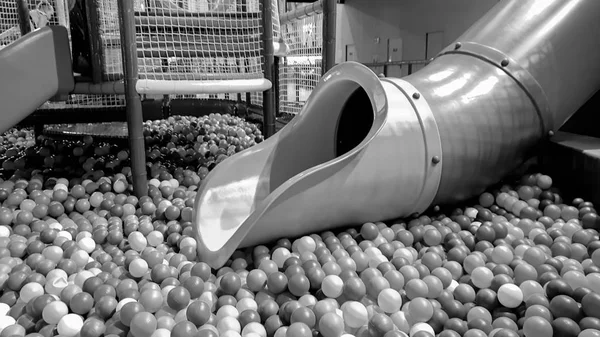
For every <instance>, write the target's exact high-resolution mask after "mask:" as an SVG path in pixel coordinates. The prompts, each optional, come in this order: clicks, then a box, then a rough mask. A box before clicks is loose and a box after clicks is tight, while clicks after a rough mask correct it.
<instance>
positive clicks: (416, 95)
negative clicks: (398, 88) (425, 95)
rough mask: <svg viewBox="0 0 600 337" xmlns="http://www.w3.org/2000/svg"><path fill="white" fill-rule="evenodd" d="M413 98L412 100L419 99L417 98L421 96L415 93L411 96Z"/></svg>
mask: <svg viewBox="0 0 600 337" xmlns="http://www.w3.org/2000/svg"><path fill="white" fill-rule="evenodd" d="M413 98H414V99H419V98H421V94H419V93H418V92H415V93H414V94H413Z"/></svg>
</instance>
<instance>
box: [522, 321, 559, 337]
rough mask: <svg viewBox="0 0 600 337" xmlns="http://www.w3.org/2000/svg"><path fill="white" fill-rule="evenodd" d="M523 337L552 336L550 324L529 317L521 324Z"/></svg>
mask: <svg viewBox="0 0 600 337" xmlns="http://www.w3.org/2000/svg"><path fill="white" fill-rule="evenodd" d="M523 334H524V335H525V337H548V336H552V335H553V329H552V324H550V322H548V321H547V320H545V319H544V318H542V317H539V316H533V317H529V318H528V319H526V320H525V322H524V324H523Z"/></svg>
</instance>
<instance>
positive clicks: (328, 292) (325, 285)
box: [321, 275, 344, 298]
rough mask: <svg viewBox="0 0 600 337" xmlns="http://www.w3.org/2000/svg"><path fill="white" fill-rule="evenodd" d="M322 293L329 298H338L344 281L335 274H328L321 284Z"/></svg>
mask: <svg viewBox="0 0 600 337" xmlns="http://www.w3.org/2000/svg"><path fill="white" fill-rule="evenodd" d="M321 289H322V290H323V294H324V295H325V296H327V297H329V298H338V297H340V296H341V295H342V292H343V290H344V281H343V280H342V279H341V278H340V277H339V276H337V275H328V276H326V277H325V278H324V279H323V282H322V284H321Z"/></svg>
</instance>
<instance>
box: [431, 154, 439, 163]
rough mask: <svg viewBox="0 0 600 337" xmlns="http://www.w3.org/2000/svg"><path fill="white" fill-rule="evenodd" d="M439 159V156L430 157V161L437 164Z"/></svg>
mask: <svg viewBox="0 0 600 337" xmlns="http://www.w3.org/2000/svg"><path fill="white" fill-rule="evenodd" d="M440 161H441V159H440V157H439V156H433V158H431V162H432V163H434V164H438V163H439V162H440Z"/></svg>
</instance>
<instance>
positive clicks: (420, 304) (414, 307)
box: [409, 297, 433, 322]
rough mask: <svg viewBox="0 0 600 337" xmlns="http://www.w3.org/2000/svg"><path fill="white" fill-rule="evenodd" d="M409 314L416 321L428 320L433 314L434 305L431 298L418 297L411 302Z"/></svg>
mask: <svg viewBox="0 0 600 337" xmlns="http://www.w3.org/2000/svg"><path fill="white" fill-rule="evenodd" d="M409 315H410V317H411V318H413V319H414V320H415V322H427V321H428V320H429V319H431V317H432V316H433V306H432V305H431V302H429V300H427V299H425V298H423V297H417V298H415V299H413V300H411V301H410V302H409Z"/></svg>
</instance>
